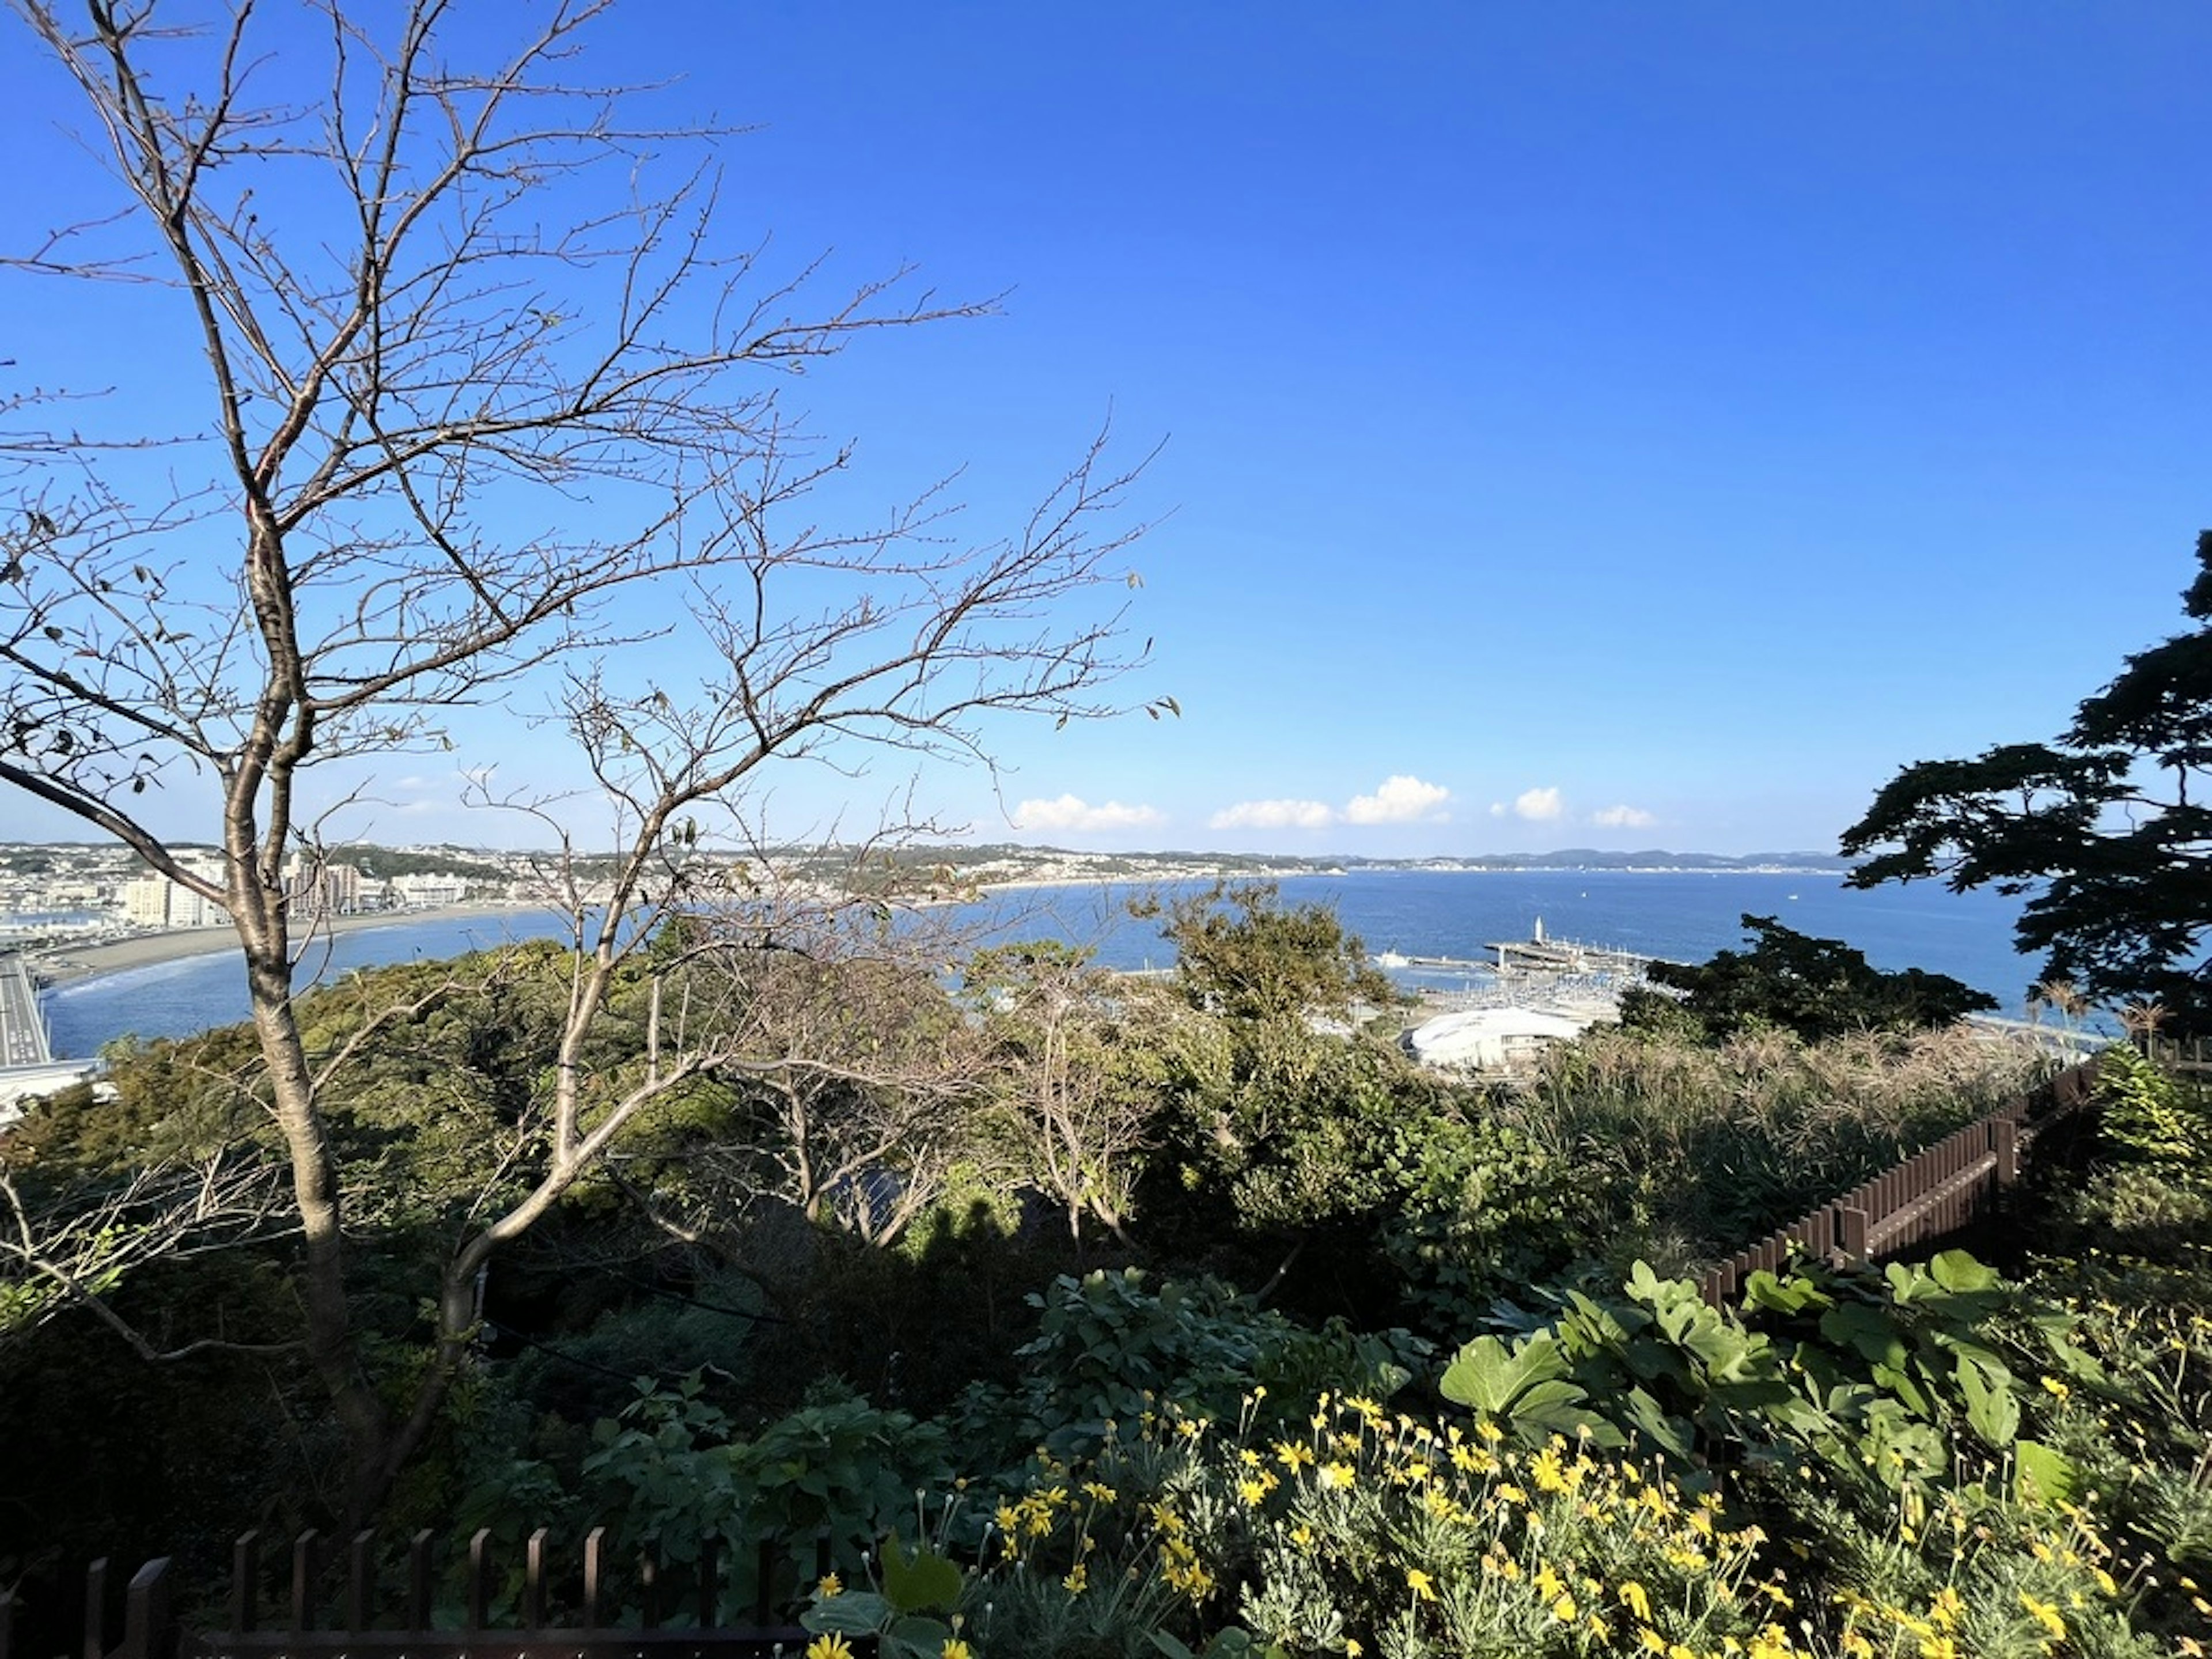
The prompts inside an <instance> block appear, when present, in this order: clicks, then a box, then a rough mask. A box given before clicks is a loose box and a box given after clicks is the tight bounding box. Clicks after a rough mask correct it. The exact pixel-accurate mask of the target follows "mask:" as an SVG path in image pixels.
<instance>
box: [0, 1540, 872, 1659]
mask: <svg viewBox="0 0 2212 1659" xmlns="http://www.w3.org/2000/svg"><path fill="white" fill-rule="evenodd" d="M605 1537H606V1529H605V1528H596V1529H594V1530H593V1531H592V1533H591V1534H589V1535H588V1536H587V1537H586V1539H585V1540H584V1543H583V1548H582V1551H581V1559H580V1562H578V1563H577V1564H576V1565H577V1567H578V1568H579V1569H580V1571H576V1572H574V1576H565V1575H564V1574H563V1573H562V1571H560V1569H559V1567H558V1565H557V1564H556V1562H555V1561H554V1560H553V1559H552V1556H553V1552H552V1551H551V1550H550V1547H549V1539H550V1534H549V1533H548V1532H547V1531H546V1530H545V1529H544V1528H540V1529H539V1530H538V1531H537V1532H534V1533H532V1534H531V1535H530V1537H529V1538H528V1539H527V1540H526V1541H525V1542H524V1543H523V1544H522V1545H521V1546H520V1554H519V1556H513V1552H512V1551H510V1552H509V1554H510V1556H513V1559H507V1560H505V1561H502V1560H501V1559H499V1558H500V1555H501V1552H500V1551H499V1550H497V1549H496V1548H495V1547H494V1543H493V1540H492V1535H491V1534H490V1533H489V1532H488V1531H486V1532H479V1533H477V1534H476V1535H475V1536H474V1537H472V1538H471V1539H470V1540H469V1541H468V1543H467V1554H466V1557H465V1562H464V1563H463V1571H462V1573H461V1592H462V1593H461V1604H462V1605H461V1606H460V1607H459V1608H458V1609H447V1611H446V1613H445V1614H444V1616H442V1617H441V1613H440V1610H439V1608H438V1606H437V1596H436V1591H437V1588H438V1584H439V1573H438V1562H437V1559H436V1556H437V1550H436V1540H435V1534H432V1533H428V1532H421V1533H417V1534H415V1536H414V1538H413V1539H412V1540H410V1542H409V1544H408V1547H407V1549H406V1567H405V1577H406V1584H405V1588H404V1595H400V1596H398V1597H397V1598H387V1597H386V1596H384V1595H381V1594H380V1590H381V1589H382V1586H380V1583H379V1574H378V1571H377V1568H378V1562H379V1559H380V1552H379V1550H378V1548H377V1542H376V1535H375V1534H374V1533H368V1532H363V1533H359V1534H356V1535H355V1536H354V1537H353V1538H352V1539H351V1540H350V1541H349V1542H347V1543H346V1544H345V1546H344V1547H343V1549H342V1550H341V1549H340V1548H338V1547H337V1541H334V1540H325V1539H323V1538H320V1537H319V1536H318V1535H317V1534H314V1533H312V1532H309V1533H303V1534H301V1535H300V1536H299V1537H297V1538H295V1539H294V1540H293V1541H292V1543H291V1547H290V1551H289V1553H290V1556H291V1562H290V1571H289V1573H283V1572H281V1571H280V1572H279V1574H278V1575H277V1580H276V1582H277V1584H278V1586H279V1587H280V1588H281V1589H282V1591H283V1595H282V1603H281V1606H278V1607H274V1608H272V1609H270V1611H272V1612H273V1613H274V1616H273V1617H272V1618H270V1619H266V1620H264V1616H263V1614H264V1606H263V1601H264V1587H265V1586H266V1584H267V1583H268V1580H267V1578H266V1577H265V1575H264V1563H263V1552H262V1548H261V1540H260V1537H259V1534H255V1533H248V1534H246V1536H245V1537H243V1538H241V1539H240V1540H239V1541H238V1544H237V1547H236V1549H235V1550H234V1552H233V1555H232V1560H231V1574H230V1594H229V1598H228V1616H227V1619H226V1621H225V1625H224V1627H223V1628H222V1629H219V1630H203V1629H197V1628H194V1629H185V1628H184V1627H182V1626H180V1625H179V1622H178V1620H177V1619H176V1617H175V1615H174V1613H173V1603H174V1586H173V1575H172V1573H171V1571H170V1565H169V1562H168V1560H167V1558H163V1559H160V1560H156V1561H149V1562H148V1563H147V1564H146V1565H144V1566H143V1567H141V1568H140V1569H139V1570H138V1571H137V1575H136V1576H135V1577H133V1578H132V1579H131V1583H130V1584H129V1585H128V1587H127V1588H126V1589H125V1592H124V1595H123V1607H122V1613H123V1618H122V1624H121V1628H120V1630H119V1632H118V1629H117V1628H116V1625H115V1622H114V1619H113V1614H114V1612H115V1608H114V1607H113V1606H112V1595H111V1588H112V1587H111V1583H110V1577H109V1572H108V1564H107V1563H106V1561H96V1562H94V1563H93V1565H91V1566H90V1568H88V1570H87V1571H86V1574H85V1586H84V1620H83V1625H82V1632H83V1634H82V1643H81V1644H78V1645H77V1647H76V1653H77V1654H78V1655H80V1656H82V1659H343V1656H346V1655H349V1654H362V1655H368V1656H375V1655H383V1654H388V1655H392V1656H403V1659H490V1656H498V1659H679V1656H680V1659H798V1656H799V1655H800V1654H802V1653H804V1652H805V1649H806V1644H808V1642H810V1641H811V1639H812V1638H811V1637H810V1636H809V1635H808V1634H807V1632H805V1630H804V1629H802V1628H801V1627H800V1626H798V1625H796V1624H793V1623H791V1622H789V1621H788V1620H787V1619H785V1618H781V1617H779V1614H780V1613H783V1612H785V1611H786V1610H787V1607H788V1606H789V1604H790V1603H789V1601H784V1602H782V1604H781V1605H779V1592H780V1591H787V1592H789V1593H790V1600H792V1601H795V1600H796V1598H797V1596H798V1595H799V1593H800V1592H802V1591H803V1590H804V1589H805V1588H807V1585H808V1584H810V1583H811V1582H812V1581H811V1580H809V1581H807V1582H806V1583H799V1581H798V1579H797V1577H796V1574H797V1565H796V1564H795V1563H794V1562H793V1560H792V1559H791V1558H790V1554H789V1552H788V1551H787V1550H786V1549H784V1548H783V1547H781V1546H779V1545H778V1544H776V1543H775V1542H769V1543H764V1544H763V1545H762V1546H761V1547H760V1548H759V1550H758V1552H757V1559H756V1560H755V1561H754V1563H753V1564H752V1565H754V1568H755V1578H754V1588H753V1589H752V1593H751V1596H750V1602H751V1605H750V1608H749V1609H747V1610H748V1611H749V1612H750V1614H751V1621H750V1623H745V1624H727V1623H725V1622H724V1614H725V1613H726V1611H727V1610H728V1608H729V1592H730V1589H731V1586H730V1585H729V1583H728V1578H729V1575H728V1574H727V1573H726V1571H724V1565H725V1564H724V1562H723V1560H722V1559H721V1557H720V1553H719V1552H718V1551H717V1549H716V1548H715V1547H714V1544H712V1543H711V1542H710V1543H708V1544H707V1545H705V1546H704V1547H702V1552H701V1559H699V1560H698V1561H697V1562H696V1563H689V1564H686V1565H684V1569H683V1570H682V1572H681V1574H680V1576H679V1575H676V1574H672V1573H671V1572H670V1571H667V1570H666V1569H665V1568H664V1565H663V1564H662V1563H661V1562H660V1561H659V1559H657V1558H656V1557H655V1556H653V1555H652V1554H650V1553H648V1554H647V1555H645V1556H643V1557H641V1558H640V1559H638V1560H637V1561H636V1562H635V1563H634V1564H626V1565H630V1566H632V1567H633V1568H634V1571H631V1572H629V1574H627V1575H626V1589H624V1590H623V1591H622V1592H620V1593H617V1591H616V1589H615V1588H614V1586H613V1585H612V1583H611V1574H610V1569H611V1567H612V1566H613V1565H615V1564H614V1563H612V1562H611V1561H610V1559H608V1552H607V1549H606V1546H605ZM813 1556H814V1560H813V1568H814V1577H816V1578H818V1577H821V1576H822V1575H823V1574H824V1573H827V1572H828V1571H829V1565H830V1557H829V1541H828V1540H827V1539H826V1538H825V1539H823V1540H820V1541H817V1543H816V1545H815V1547H814V1551H813ZM518 1569H519V1570H520V1582H519V1586H518V1585H517V1583H516V1582H515V1579H514V1574H515V1572H516V1571H517V1570H518ZM679 1577H680V1582H678V1579H679ZM502 1592H504V1594H505V1595H506V1596H510V1597H513V1604H512V1606H511V1607H501V1601H502ZM502 1613H503V1615H504V1616H498V1615H499V1614H502ZM14 1622H15V1602H14V1601H13V1598H12V1597H10V1596H9V1595H7V1594H6V1593H5V1592H0V1659H47V1656H45V1655H40V1656H33V1655H30V1654H25V1653H17V1652H15V1651H14V1650H13V1648H12V1640H13V1627H14ZM845 1639H846V1641H847V1643H848V1645H849V1646H850V1647H851V1649H852V1650H853V1652H854V1656H855V1659H874V1656H875V1654H876V1646H877V1644H876V1641H875V1638H872V1637H867V1638H862V1637H857V1636H854V1637H848V1638H845Z"/></svg>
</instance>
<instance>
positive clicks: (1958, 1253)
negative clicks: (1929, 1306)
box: [1928, 1250, 2001, 1291]
mask: <svg viewBox="0 0 2212 1659" xmlns="http://www.w3.org/2000/svg"><path fill="white" fill-rule="evenodd" d="M1928 1273H1929V1277H1930V1278H1932V1279H1935V1281H1936V1283H1937V1284H1938V1285H1942V1287H1943V1288H1944V1289H1945V1290H1947V1291H1993V1290H1995V1289H1996V1287H1997V1285H1999V1283H2000V1282H2001V1280H2000V1279H1999V1277H1998V1274H1997V1270H1996V1268H1994V1267H1984V1266H1983V1265H1982V1264H1981V1263H1980V1262H1978V1261H1975V1260H1974V1258H1973V1257H1972V1255H1968V1254H1967V1253H1966V1251H1964V1250H1939V1251H1937V1252H1936V1255H1935V1257H1934V1259H1933V1260H1931V1261H1929V1264H1928Z"/></svg>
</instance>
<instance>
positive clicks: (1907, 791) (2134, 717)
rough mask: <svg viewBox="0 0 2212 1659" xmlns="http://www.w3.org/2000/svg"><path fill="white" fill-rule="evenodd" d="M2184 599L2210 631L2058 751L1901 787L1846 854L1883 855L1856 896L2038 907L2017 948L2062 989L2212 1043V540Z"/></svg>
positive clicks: (2092, 702) (1914, 769)
mask: <svg viewBox="0 0 2212 1659" xmlns="http://www.w3.org/2000/svg"><path fill="white" fill-rule="evenodd" d="M2197 565H2198V571H2197V577H2196V579H2195V580H2193V581H2192V582H2191V584H2190V585H2189V587H2188V588H2187V590H2186V591H2185V592H2184V593H2183V594H2182V610H2183V611H2184V612H2185V614H2186V615H2187V616H2188V617H2189V618H2190V619H2191V622H2193V623H2196V624H2197V626H2196V627H2194V628H2192V629H2190V630H2189V631H2188V632H2186V633H2182V634H2177V635H2174V636H2173V637H2172V638H2171V639H2169V640H2167V641H2165V642H2164V643H2163V644H2161V645H2155V646H2153V647H2150V648H2149V649H2148V650H2145V651H2140V652H2137V653H2136V654H2134V655H2133V656H2130V657H2129V658H2128V659H2127V660H2126V662H2125V664H2124V665H2123V667H2122V669H2121V671H2120V672H2119V674H2118V677H2117V678H2114V679H2113V681H2112V684H2109V685H2107V686H2106V687H2105V688H2104V690H2101V691H2099V692H2098V693H2096V694H2095V695H2094V696H2090V697H2087V698H2084V699H2083V700H2082V702H2081V704H2080V706H2079V707H2078V708H2076V709H2075V716H2074V723H2073V724H2072V725H2071V726H2069V727H2068V728H2067V729H2066V730H2065V731H2064V732H2062V733H2061V734H2060V735H2059V736H2058V737H2057V738H2054V739H2052V740H2051V741H2050V742H2048V743H2014V744H2002V745H2001V746H1999V747H1997V748H1994V749H1990V750H1985V751H1984V753H1982V754H1980V755H1978V756H1976V757H1974V758H1972V760H1941V761H1920V762H1917V763H1914V764H1913V765H1911V766H1908V767H1906V768H1905V769H1904V770H1903V771H1902V772H1900V773H1899V774H1898V775H1897V776H1896V777H1895V778H1893V779H1892V780H1891V781H1890V782H1889V783H1888V784H1887V785H1886V786H1884V787H1883V788H1882V790H1881V793H1880V794H1878V795H1877V796H1875V801H1874V805H1872V806H1871V807H1869V809H1868V811H1867V813H1866V816H1865V817H1863V818H1861V819H1860V820H1859V822H1858V823H1856V824H1854V825H1852V826H1851V828H1850V829H1848V830H1846V831H1844V837H1843V850H1844V853H1846V854H1859V853H1864V852H1869V851H1873V852H1874V853H1875V856H1873V857H1871V858H1869V859H1868V860H1866V862H1865V863H1863V864H1862V865H1860V866H1858V868H1857V870H1855V871H1854V872H1852V873H1851V875H1850V884H1851V885H1853V886H1855V887H1872V886H1875V885H1876V884H1880V883H1882V882H1886V881H1915V880H1920V879H1923V878H1930V877H1933V878H1938V879H1940V880H1942V882H1943V883H1944V884H1946V885H1947V886H1948V887H1949V888H1950V889H1951V890H1953V891H1954V892H1963V891H1965V890H1967V889H1969V888H1973V887H1982V886H1993V887H1995V888H1996V890H1998V891H1999V892H2002V893H2007V894H2021V893H2029V894H2033V896H2032V897H2031V898H2029V900H2028V902H2027V905H2026V906H2025V907H2024V908H2023V909H2022V911H2021V920H2020V925H2019V930H2018V938H2019V942H2020V948H2021V950H2022V951H2031V952H2039V953H2041V954H2042V955H2043V956H2044V958H2045V965H2044V970H2043V975H2042V978H2043V981H2044V982H2045V983H2046V984H2057V983H2062V982H2063V983H2069V984H2071V985H2072V986H2073V987H2075V989H2076V990H2078V991H2079V992H2080V993H2081V994H2083V995H2084V996H2086V997H2087V999H2088V1000H2091V1001H2093V1002H2098V1003H2103V1004H2106V1005H2108V1006H2109V1005H2113V1004H2118V1003H2124V1002H2129V1001H2136V1002H2144V1003H2149V1002H2155V1003H2157V1004H2159V1005H2160V1006H2162V1007H2163V1008H2164V1009H2165V1010H2166V1013H2167V1014H2168V1015H2170V1016H2171V1017H2172V1018H2174V1019H2176V1020H2178V1021H2179V1022H2180V1023H2181V1024H2184V1025H2185V1026H2187V1027H2188V1028H2189V1029H2191V1030H2198V1031H2201V1030H2204V1029H2206V1028H2207V1026H2208V1025H2212V959H2208V957H2207V955H2206V951H2205V939H2204V935H2205V930H2206V929H2207V927H2212V816H2208V813H2207V810H2206V807H2205V805H2203V799H2202V798H2203V793H2204V786H2205V782H2206V771H2207V769H2208V767H2212V530H2208V531H2206V532H2203V533H2202V534H2200V535H2199V536H2198V537H2197ZM1876 849H1881V850H1876Z"/></svg>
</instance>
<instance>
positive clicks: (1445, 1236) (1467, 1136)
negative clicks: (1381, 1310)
mask: <svg viewBox="0 0 2212 1659" xmlns="http://www.w3.org/2000/svg"><path fill="white" fill-rule="evenodd" d="M1401 1121H1403V1120H1401ZM1411 1127H1412V1133H1410V1135H1409V1136H1408V1139H1409V1140H1411V1141H1412V1143H1413V1144H1412V1146H1410V1147H1408V1148H1407V1150H1406V1152H1405V1153H1404V1154H1402V1156H1403V1157H1404V1158H1406V1160H1407V1162H1408V1163H1410V1164H1411V1168H1410V1170H1407V1180H1406V1181H1405V1182H1404V1185H1403V1187H1402V1188H1401V1191H1400V1192H1399V1193H1398V1194H1395V1203H1394V1204H1392V1205H1391V1206H1389V1209H1388V1211H1387V1212H1386V1215H1385V1219H1384V1221H1383V1228H1382V1248H1383V1253H1384V1254H1385V1255H1387V1256H1388V1258H1389V1261H1390V1263H1391V1264H1392V1266H1393V1267H1395V1268H1396V1269H1397V1270H1398V1272H1399V1273H1400V1274H1401V1276H1402V1278H1403V1280H1404V1286H1405V1294H1406V1296H1407V1299H1408V1300H1409V1301H1411V1302H1412V1303H1413V1304H1414V1305H1416V1306H1417V1307H1419V1309H1420V1310H1421V1312H1422V1314H1423V1315H1424V1316H1425V1318H1426V1320H1427V1321H1428V1322H1429V1324H1430V1326H1431V1328H1436V1329H1449V1328H1454V1327H1455V1326H1463V1325H1464V1323H1465V1322H1466V1321H1467V1320H1468V1319H1469V1318H1471V1317H1473V1316H1475V1315H1477V1314H1479V1313H1480V1312H1481V1311H1482V1310H1484V1309H1486V1307H1488V1306H1489V1304H1491V1303H1492V1301H1494V1300H1496V1299H1497V1298H1498V1297H1504V1296H1508V1295H1510V1294H1513V1293H1514V1292H1516V1291H1518V1290H1519V1289H1520V1288H1521V1287H1522V1286H1524V1285H1528V1284H1531V1283H1534V1282H1537V1281H1539V1280H1541V1279H1547V1278H1550V1277H1552V1276H1553V1275H1555V1274H1557V1273H1560V1272H1562V1271H1563V1270H1564V1269H1565V1268H1566V1267H1568V1266H1569V1265H1570V1264H1571V1263H1572V1262H1573V1261H1577V1259H1579V1258H1581V1257H1583V1256H1584V1255H1587V1254H1588V1253H1589V1252H1590V1251H1591V1250H1592V1249H1594V1248H1595V1245H1596V1242H1597V1237H1598V1231H1599V1227H1600V1225H1601V1209H1600V1202H1599V1193H1600V1191H1601V1188H1600V1187H1599V1184H1598V1182H1595V1181H1594V1180H1593V1179H1592V1178H1591V1176H1592V1168H1591V1165H1590V1164H1589V1161H1588V1160H1579V1159H1576V1158H1568V1157H1563V1156H1561V1155H1559V1154H1558V1153H1555V1152H1553V1151H1551V1150H1550V1149H1549V1148H1548V1147H1547V1146H1545V1145H1544V1144H1543V1143H1542V1142H1541V1141H1539V1140H1538V1139H1536V1138H1535V1137H1534V1135H1532V1134H1530V1133H1528V1131H1527V1130H1525V1129H1522V1128H1520V1127H1516V1126H1514V1125H1512V1124H1510V1123H1507V1122H1504V1121H1501V1120H1500V1118H1499V1117H1498V1116H1497V1115H1482V1116H1474V1117H1469V1116H1465V1115H1450V1116H1447V1115H1443V1114H1433V1115H1429V1116H1426V1117H1425V1118H1422V1119H1419V1120H1416V1121H1415V1122H1414V1123H1413V1125H1412V1126H1411ZM1394 1150H1395V1149H1394Z"/></svg>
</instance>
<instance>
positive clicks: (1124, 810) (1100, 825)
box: [1014, 795, 1167, 829]
mask: <svg viewBox="0 0 2212 1659" xmlns="http://www.w3.org/2000/svg"><path fill="white" fill-rule="evenodd" d="M1166 822H1167V818H1166V817H1165V816H1164V814H1163V813H1162V812H1161V811H1159V809H1158V808H1157V807H1152V806H1124V805H1122V804H1121V802H1120V801H1118V800H1109V801H1105V802H1103V803H1101V804H1100V805H1097V806H1093V805H1091V804H1090V803H1089V802H1088V801H1086V800H1084V799H1080V798H1079V797H1078V796H1075V795H1062V796H1060V798H1059V799H1057V800H1025V801H1024V802H1023V803H1022V804H1021V805H1018V806H1017V807H1016V808H1014V827H1015V828H1016V829H1151V828H1153V827H1154V826H1156V825H1158V824H1162V823H1166Z"/></svg>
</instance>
